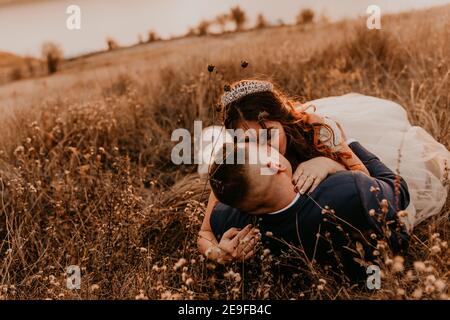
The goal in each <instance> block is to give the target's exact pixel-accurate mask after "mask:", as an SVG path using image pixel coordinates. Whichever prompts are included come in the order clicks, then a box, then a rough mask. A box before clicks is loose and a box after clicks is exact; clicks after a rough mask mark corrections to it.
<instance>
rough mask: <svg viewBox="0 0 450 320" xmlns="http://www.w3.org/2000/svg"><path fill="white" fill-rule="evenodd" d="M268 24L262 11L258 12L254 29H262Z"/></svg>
mask: <svg viewBox="0 0 450 320" xmlns="http://www.w3.org/2000/svg"><path fill="white" fill-rule="evenodd" d="M268 25H269V23H268V22H267V20H266V18H265V17H264V15H263V14H262V13H260V14H258V16H257V17H256V25H255V28H256V29H263V28H266V27H267V26H268Z"/></svg>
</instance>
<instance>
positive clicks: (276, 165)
mask: <svg viewBox="0 0 450 320" xmlns="http://www.w3.org/2000/svg"><path fill="white" fill-rule="evenodd" d="M267 167H268V168H270V169H271V170H272V171H273V172H276V173H282V172H285V171H286V170H287V168H286V166H284V165H283V164H281V163H276V162H273V161H269V162H267Z"/></svg>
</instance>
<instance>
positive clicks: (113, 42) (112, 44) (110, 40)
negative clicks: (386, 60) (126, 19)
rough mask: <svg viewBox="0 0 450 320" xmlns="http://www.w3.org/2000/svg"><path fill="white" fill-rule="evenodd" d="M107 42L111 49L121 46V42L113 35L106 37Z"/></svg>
mask: <svg viewBox="0 0 450 320" xmlns="http://www.w3.org/2000/svg"><path fill="white" fill-rule="evenodd" d="M106 44H107V46H108V50H109V51H112V50H116V49H118V48H119V44H118V43H117V41H116V40H114V39H113V38H111V37H108V38H106Z"/></svg>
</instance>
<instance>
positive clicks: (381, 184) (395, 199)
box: [349, 142, 410, 211]
mask: <svg viewBox="0 0 450 320" xmlns="http://www.w3.org/2000/svg"><path fill="white" fill-rule="evenodd" d="M349 147H350V148H351V149H352V150H353V152H354V153H355V154H356V155H357V156H358V157H359V158H360V159H361V161H362V162H363V163H364V165H365V166H366V168H367V170H369V173H370V175H371V177H372V179H370V178H369V180H367V181H364V183H362V182H363V181H362V180H364V179H361V177H358V179H357V183H358V184H359V185H360V187H362V185H365V184H367V182H370V183H371V184H372V185H373V186H374V187H378V188H379V189H380V190H379V197H380V199H386V200H388V201H389V202H390V204H391V205H393V206H394V209H396V211H399V210H404V209H406V207H407V206H408V205H409V201H410V196H409V190H408V185H407V184H406V182H405V180H404V179H403V178H402V177H400V176H399V175H397V174H395V173H394V172H392V170H390V169H389V168H388V167H387V166H386V165H385V164H384V163H383V162H381V160H380V159H379V158H378V157H377V156H375V155H374V154H373V153H371V152H370V151H368V150H367V149H366V148H364V147H363V146H362V145H361V144H360V143H359V142H353V143H351V144H350V145H349ZM370 180H371V181H370ZM369 188H370V187H369ZM360 191H363V192H364V190H360ZM367 191H368V190H367Z"/></svg>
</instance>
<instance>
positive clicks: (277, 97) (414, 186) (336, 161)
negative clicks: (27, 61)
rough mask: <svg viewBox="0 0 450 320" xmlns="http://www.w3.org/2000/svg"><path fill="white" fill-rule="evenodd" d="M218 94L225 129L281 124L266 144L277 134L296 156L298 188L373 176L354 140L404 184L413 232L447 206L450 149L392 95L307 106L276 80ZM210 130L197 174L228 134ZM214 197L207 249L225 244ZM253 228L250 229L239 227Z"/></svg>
mask: <svg viewBox="0 0 450 320" xmlns="http://www.w3.org/2000/svg"><path fill="white" fill-rule="evenodd" d="M221 100H222V107H223V119H224V126H225V128H227V129H238V128H241V129H244V130H248V129H255V130H256V131H257V130H260V129H278V130H276V131H275V132H277V133H278V135H277V136H276V137H269V138H268V139H269V141H268V142H269V143H271V142H275V139H276V143H273V145H274V146H276V147H277V148H278V150H279V151H280V153H281V154H283V155H284V156H285V157H286V158H287V159H288V160H289V161H290V162H291V164H292V167H293V169H295V173H294V175H293V187H294V188H295V189H296V191H297V192H300V193H305V192H308V191H309V192H311V191H313V190H314V188H315V187H317V185H318V184H319V183H320V182H321V181H322V180H323V179H325V178H326V177H327V175H328V174H332V173H334V172H336V171H339V170H360V171H362V172H364V173H366V174H368V172H367V170H366V168H365V167H364V165H363V164H362V162H361V161H360V160H359V159H358V158H357V156H356V155H354V154H353V152H352V151H351V149H350V148H349V147H348V144H350V143H351V142H352V141H354V140H357V141H359V142H360V143H361V144H362V145H363V146H364V147H366V148H367V149H368V150H370V151H371V152H373V153H374V154H376V155H377V156H378V157H379V158H380V160H381V161H382V162H384V164H386V165H387V166H388V167H389V168H390V169H391V170H393V171H394V172H397V173H398V174H399V175H401V176H402V177H403V178H404V180H405V181H406V182H407V184H408V188H409V192H410V197H411V202H410V205H409V207H408V208H407V210H406V212H407V213H408V214H407V215H406V216H405V217H403V218H402V222H403V224H404V226H405V228H406V230H407V231H408V232H411V231H412V229H413V227H414V226H415V225H417V224H419V223H420V222H422V221H423V220H425V219H427V218H428V217H431V216H433V215H436V214H438V213H439V212H440V210H441V209H442V207H443V205H444V204H445V201H446V199H447V188H446V186H445V185H444V180H445V179H446V174H447V173H448V170H449V167H450V152H449V151H448V150H447V149H446V148H445V147H444V146H443V145H442V144H440V143H438V142H437V141H436V140H434V139H433V137H431V135H429V134H428V133H427V132H426V131H425V130H424V129H422V128H420V127H417V126H412V125H411V124H410V123H409V121H408V118H407V114H406V111H405V110H404V109H403V108H402V107H401V106H400V105H398V104H396V103H394V102H392V101H388V100H384V99H379V98H374V97H370V96H364V95H361V94H355V93H351V94H346V95H343V96H338V97H328V98H323V99H318V100H314V101H310V102H308V103H306V104H303V105H302V104H299V103H297V102H295V101H293V100H291V99H289V98H288V97H287V96H286V95H285V94H283V93H282V91H281V90H279V89H277V88H275V86H274V85H273V84H272V83H270V82H267V81H259V80H242V81H239V82H236V83H235V84H233V85H232V86H231V87H230V88H228V91H226V92H225V93H224V95H223V96H222V99H221ZM211 131H214V132H216V136H217V135H220V137H219V139H216V140H214V142H211V141H209V142H208V141H205V142H204V143H203V149H202V150H200V152H201V153H202V154H201V156H202V157H203V159H205V158H206V159H207V162H206V164H204V165H200V166H199V173H200V174H205V173H207V170H208V166H209V163H210V162H211V161H212V160H211V154H213V153H214V150H217V149H218V148H219V147H220V145H221V143H217V141H226V140H227V139H230V137H229V136H227V133H226V131H224V130H223V127H209V128H206V129H204V131H203V133H204V135H205V136H211ZM269 132H271V131H269ZM208 143H209V145H208ZM217 202H218V201H217V199H216V198H215V197H214V194H213V193H211V194H210V198H209V201H208V206H207V209H206V214H205V218H204V221H203V224H202V227H201V230H200V232H199V240H198V245H199V250H200V251H201V252H202V253H204V254H208V250H209V249H210V248H212V247H217V246H218V247H219V248H220V247H221V243H217V240H216V239H215V237H214V234H213V233H212V231H211V226H210V223H209V219H210V215H211V212H212V210H213V209H214V206H215V205H216V204H217ZM249 232H250V230H247V228H245V229H243V230H242V231H240V233H246V234H250V233H249ZM235 236H240V235H239V232H233V233H231V232H230V233H228V234H227V233H226V234H225V235H224V236H223V237H222V239H221V242H224V243H225V242H227V241H228V240H230V239H227V238H226V237H235ZM241 236H245V235H241ZM224 238H225V239H224ZM222 251H223V250H222ZM238 252H240V250H239V248H236V252H235V253H234V254H233V253H230V252H229V250H228V252H226V251H224V253H223V255H225V256H221V257H220V260H222V261H231V260H233V259H242V258H244V257H240V256H239V254H237V253H238ZM210 258H212V259H216V258H217V257H210ZM245 258H248V257H245Z"/></svg>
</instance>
